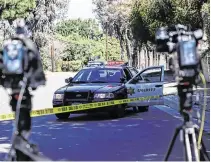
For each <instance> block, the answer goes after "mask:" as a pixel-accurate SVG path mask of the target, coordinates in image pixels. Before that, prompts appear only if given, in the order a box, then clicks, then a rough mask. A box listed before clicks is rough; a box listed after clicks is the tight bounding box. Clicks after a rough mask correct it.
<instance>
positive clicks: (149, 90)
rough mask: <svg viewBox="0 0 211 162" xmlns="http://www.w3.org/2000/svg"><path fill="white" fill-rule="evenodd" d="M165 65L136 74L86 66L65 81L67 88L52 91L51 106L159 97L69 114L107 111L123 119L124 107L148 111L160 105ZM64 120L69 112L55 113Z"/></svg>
mask: <svg viewBox="0 0 211 162" xmlns="http://www.w3.org/2000/svg"><path fill="white" fill-rule="evenodd" d="M163 80H164V66H153V67H148V68H146V69H143V70H142V71H141V72H139V71H138V70H137V69H135V68H133V67H129V66H97V67H92V66H91V67H85V68H83V69H82V70H80V71H79V72H78V73H77V74H76V75H75V76H74V77H73V78H72V77H70V78H68V79H66V80H65V82H66V83H67V85H65V86H63V87H61V88H59V89H58V90H56V91H55V93H54V97H53V107H59V106H68V105H75V104H85V103H92V102H101V101H110V100H117V99H127V98H137V97H146V96H155V95H156V96H160V97H159V98H156V99H148V100H145V101H135V102H131V103H127V104H122V105H115V106H109V107H102V108H97V109H88V110H79V111H74V112H71V113H77V114H80V113H95V112H108V113H109V114H110V115H111V117H112V118H119V117H123V116H124V114H125V110H126V108H129V107H130V108H131V107H132V108H133V110H134V111H136V112H138V111H148V107H149V106H150V105H163V104H164V101H163ZM55 115H56V117H57V118H59V119H67V118H69V116H70V113H69V112H68V113H60V114H55Z"/></svg>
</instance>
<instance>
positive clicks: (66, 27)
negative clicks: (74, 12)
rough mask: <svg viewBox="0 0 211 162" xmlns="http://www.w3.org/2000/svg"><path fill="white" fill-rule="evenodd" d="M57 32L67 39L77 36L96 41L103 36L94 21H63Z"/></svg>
mask: <svg viewBox="0 0 211 162" xmlns="http://www.w3.org/2000/svg"><path fill="white" fill-rule="evenodd" d="M56 32H57V33H59V34H61V35H62V36H65V37H66V36H71V35H76V34H77V35H79V36H80V37H84V38H87V39H88V38H90V39H94V38H96V37H99V36H101V35H100V32H99V28H98V24H97V23H96V22H95V21H94V20H92V19H87V20H81V19H76V20H66V21H62V22H60V23H59V24H58V25H57V27H56Z"/></svg>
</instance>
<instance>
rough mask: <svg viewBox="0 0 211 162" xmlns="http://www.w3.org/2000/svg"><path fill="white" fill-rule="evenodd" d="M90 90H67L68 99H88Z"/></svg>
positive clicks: (66, 96)
mask: <svg viewBox="0 0 211 162" xmlns="http://www.w3.org/2000/svg"><path fill="white" fill-rule="evenodd" d="M88 97H89V92H66V93H65V99H66V101H88Z"/></svg>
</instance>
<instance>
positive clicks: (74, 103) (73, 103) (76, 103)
mask: <svg viewBox="0 0 211 162" xmlns="http://www.w3.org/2000/svg"><path fill="white" fill-rule="evenodd" d="M80 104H81V103H79V102H72V103H71V105H80Z"/></svg>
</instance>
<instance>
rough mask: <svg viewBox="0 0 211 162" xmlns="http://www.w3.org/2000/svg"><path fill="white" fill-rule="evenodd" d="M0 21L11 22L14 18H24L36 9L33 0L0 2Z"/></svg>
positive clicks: (4, 0) (3, 0)
mask: <svg viewBox="0 0 211 162" xmlns="http://www.w3.org/2000/svg"><path fill="white" fill-rule="evenodd" d="M0 6H1V9H2V13H1V19H3V20H8V21H10V22H12V21H13V20H15V19H16V18H20V17H21V18H26V17H27V16H28V15H29V13H30V12H31V11H32V10H33V9H34V8H35V7H36V4H35V0H0Z"/></svg>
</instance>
